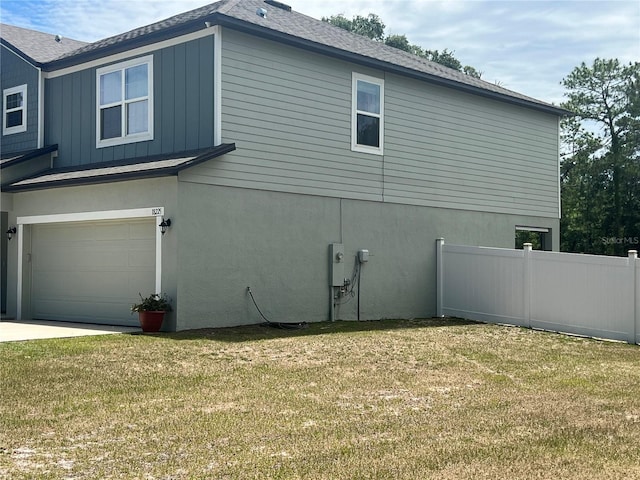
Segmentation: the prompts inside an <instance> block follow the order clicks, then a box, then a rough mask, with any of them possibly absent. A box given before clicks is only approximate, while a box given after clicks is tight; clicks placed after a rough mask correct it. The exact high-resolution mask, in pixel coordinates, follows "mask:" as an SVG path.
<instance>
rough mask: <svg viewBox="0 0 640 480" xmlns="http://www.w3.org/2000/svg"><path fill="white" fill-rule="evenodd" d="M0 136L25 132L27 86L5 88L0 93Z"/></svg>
mask: <svg viewBox="0 0 640 480" xmlns="http://www.w3.org/2000/svg"><path fill="white" fill-rule="evenodd" d="M2 110H3V119H2V134H3V135H11V134H13V133H20V132H26V131H27V86H26V85H20V86H19V87H13V88H7V89H5V90H4V91H3V92H2Z"/></svg>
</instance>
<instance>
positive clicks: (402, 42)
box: [384, 35, 422, 53]
mask: <svg viewBox="0 0 640 480" xmlns="http://www.w3.org/2000/svg"><path fill="white" fill-rule="evenodd" d="M384 43H385V45H389V46H390V47H393V48H398V49H400V50H404V51H405V52H410V53H414V52H412V51H411V47H412V45H411V44H410V43H409V40H407V36H406V35H389V36H388V37H387V38H385V40H384ZM418 48H420V47H418ZM421 50H422V49H421Z"/></svg>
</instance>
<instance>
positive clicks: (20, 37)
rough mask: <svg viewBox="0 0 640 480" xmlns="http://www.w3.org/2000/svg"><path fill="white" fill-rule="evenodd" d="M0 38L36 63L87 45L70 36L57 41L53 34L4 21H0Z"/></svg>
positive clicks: (41, 62) (53, 58)
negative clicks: (8, 23)
mask: <svg viewBox="0 0 640 480" xmlns="http://www.w3.org/2000/svg"><path fill="white" fill-rule="evenodd" d="M0 38H2V42H3V43H6V44H9V45H11V46H13V47H14V48H16V49H17V50H19V51H20V52H22V53H23V54H24V55H25V56H26V57H28V60H31V61H32V62H33V63H36V64H43V63H47V62H50V61H52V60H55V59H57V58H60V57H62V56H64V55H66V54H68V53H70V52H73V51H74V50H77V49H78V48H81V47H83V46H85V45H87V43H86V42H80V41H78V40H72V39H70V38H62V39H61V40H60V41H59V42H57V41H56V36H55V35H51V34H49V33H43V32H37V31H35V30H29V29H27V28H21V27H15V26H13V25H7V24H4V23H0Z"/></svg>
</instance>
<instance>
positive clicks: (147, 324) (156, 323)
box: [131, 293, 172, 332]
mask: <svg viewBox="0 0 640 480" xmlns="http://www.w3.org/2000/svg"><path fill="white" fill-rule="evenodd" d="M138 295H140V303H134V304H133V305H131V313H133V312H138V319H139V320H140V326H141V327H142V331H143V332H157V331H159V330H160V327H161V326H162V321H163V320H164V314H165V313H167V312H170V311H171V310H172V309H171V300H170V299H169V297H167V295H166V294H164V293H152V294H151V295H149V296H148V297H143V296H142V294H140V293H138Z"/></svg>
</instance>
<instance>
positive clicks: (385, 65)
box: [48, 0, 568, 115]
mask: <svg viewBox="0 0 640 480" xmlns="http://www.w3.org/2000/svg"><path fill="white" fill-rule="evenodd" d="M259 8H263V9H265V10H266V11H267V14H266V17H264V18H263V17H261V16H259V15H257V14H256V11H257V10H258V9H259ZM205 21H210V22H212V23H213V24H220V25H223V26H228V27H231V28H235V29H239V30H244V31H246V32H248V33H251V34H254V35H258V36H262V37H265V38H270V39H272V40H276V41H280V42H285V43H288V44H291V45H295V46H298V47H301V48H306V49H309V50H312V51H316V52H319V53H323V54H327V55H332V56H335V57H338V58H343V59H344V60H347V61H351V62H356V63H361V64H364V65H367V66H371V67H373V68H379V69H382V70H387V71H392V72H394V73H398V74H400V75H408V76H413V77H416V78H420V79H422V80H427V81H430V82H434V83H439V84H443V85H446V86H449V87H453V88H458V89H462V90H465V91H468V92H470V93H474V94H479V95H485V96H490V97H493V98H497V99H500V100H504V101H508V102H512V103H517V104H521V105H524V106H528V107H533V108H537V109H542V110H544V111H548V112H551V113H555V114H560V115H563V114H566V113H568V112H566V111H565V110H563V109H561V108H559V107H556V106H554V105H551V104H548V103H546V102H543V101H540V100H537V99H535V98H531V97H528V96H526V95H522V94H520V93H518V92H514V91H512V90H508V89H506V88H503V87H500V86H498V85H495V84H492V83H489V82H485V81H484V80H480V79H478V78H474V77H471V76H469V75H465V74H464V73H462V72H458V71H456V70H453V69H450V68H447V67H445V66H442V65H440V64H438V63H434V62H430V61H428V60H426V59H424V58H422V57H419V56H417V55H412V54H410V53H407V52H404V51H402V50H398V49H396V48H393V47H389V46H387V45H384V44H383V43H381V42H376V41H373V40H370V39H368V38H366V37H362V36H360V35H356V34H353V33H351V32H347V31H346V30H343V29H341V28H338V27H335V26H333V25H331V24H329V23H326V22H322V21H320V20H317V19H315V18H312V17H309V16H307V15H303V14H301V13H298V12H295V11H287V10H284V9H282V8H278V7H276V6H273V5H270V4H267V3H265V2H264V1H263V0H220V1H218V2H216V3H212V4H209V5H205V6H203V7H200V8H197V9H195V10H191V11H188V12H185V13H181V14H179V15H175V16H173V17H170V18H167V19H165V20H162V21H160V22H156V23H153V24H150V25H146V26H143V27H139V28H136V29H134V30H131V31H129V32H125V33H122V34H120V35H115V36H113V37H109V38H106V39H103V40H99V41H97V42H94V43H91V44H88V45H85V46H83V47H81V48H79V49H77V50H74V51H69V52H65V53H63V54H61V55H60V56H58V57H57V58H56V59H55V60H54V61H52V62H50V64H49V66H48V67H49V68H50V69H57V68H64V67H66V66H70V65H74V64H76V63H81V62H84V61H88V60H90V59H95V58H99V57H100V56H104V55H108V54H111V53H116V52H121V51H125V50H128V49H131V48H134V47H136V46H142V45H146V44H151V43H154V42H157V41H159V40H160V39H164V38H170V37H172V36H177V35H182V34H184V33H187V32H191V31H196V30H200V29H202V28H204V22H205Z"/></svg>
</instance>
